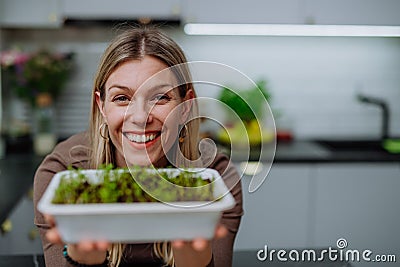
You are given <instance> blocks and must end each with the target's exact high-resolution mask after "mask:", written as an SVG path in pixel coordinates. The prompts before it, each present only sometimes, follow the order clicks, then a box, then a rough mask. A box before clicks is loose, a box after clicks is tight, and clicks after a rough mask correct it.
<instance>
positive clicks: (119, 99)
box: [114, 95, 129, 102]
mask: <svg viewBox="0 0 400 267" xmlns="http://www.w3.org/2000/svg"><path fill="white" fill-rule="evenodd" d="M114 102H129V98H128V97H126V96H124V95H120V96H117V97H114Z"/></svg>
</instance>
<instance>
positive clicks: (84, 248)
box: [44, 215, 110, 264]
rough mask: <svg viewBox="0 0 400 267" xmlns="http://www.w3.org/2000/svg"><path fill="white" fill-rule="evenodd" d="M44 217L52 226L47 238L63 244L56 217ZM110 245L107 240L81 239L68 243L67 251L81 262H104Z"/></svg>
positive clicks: (52, 241)
mask: <svg viewBox="0 0 400 267" xmlns="http://www.w3.org/2000/svg"><path fill="white" fill-rule="evenodd" d="M44 217H45V219H46V221H47V222H48V223H49V225H50V227H51V228H50V229H49V230H47V233H46V238H47V240H48V241H49V242H51V243H53V244H60V245H63V244H64V242H63V241H62V239H61V236H60V233H59V232H58V230H57V227H56V224H55V220H54V218H53V217H52V216H49V215H45V216H44ZM109 246H110V243H109V242H106V241H96V242H93V241H81V242H79V243H76V244H68V249H67V252H68V255H69V256H70V257H71V258H72V259H73V260H74V261H77V262H79V263H82V264H100V263H103V262H104V259H105V257H106V253H107V249H108V248H109Z"/></svg>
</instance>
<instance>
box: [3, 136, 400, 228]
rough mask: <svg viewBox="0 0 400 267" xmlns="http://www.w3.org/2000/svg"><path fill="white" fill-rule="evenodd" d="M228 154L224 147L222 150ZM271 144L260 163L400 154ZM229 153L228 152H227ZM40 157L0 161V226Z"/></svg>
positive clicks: (345, 144) (352, 144)
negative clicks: (274, 151)
mask: <svg viewBox="0 0 400 267" xmlns="http://www.w3.org/2000/svg"><path fill="white" fill-rule="evenodd" d="M221 148H222V150H224V151H227V149H226V148H223V147H221ZM273 148H274V147H273V145H271V144H266V145H264V146H263V150H262V151H263V154H262V157H261V160H264V161H267V160H273V161H274V163H337V162H342V163H354V162H397V163H400V154H390V153H389V152H386V151H385V150H384V149H382V148H381V146H380V142H379V141H374V140H372V141H371V140H364V141H327V140H318V141H314V140H294V141H291V142H279V143H278V144H277V149H276V153H275V157H274V158H273V157H272V152H273ZM228 154H229V153H228ZM231 158H232V160H233V161H235V162H241V161H247V160H250V161H258V159H259V158H260V148H259V147H252V148H251V149H250V150H249V154H247V153H246V150H243V149H239V150H237V151H234V152H233V153H232V155H231ZM42 159H43V157H38V156H35V155H34V154H33V153H32V152H27V153H21V152H19V153H9V154H7V155H6V157H5V158H3V159H0V224H1V223H2V222H3V221H4V220H5V219H6V218H7V216H8V214H9V213H10V212H11V210H12V209H13V208H14V206H15V205H16V204H17V203H18V201H19V200H20V199H21V197H22V196H23V194H25V193H26V192H27V191H28V189H29V188H31V186H32V184H33V176H34V173H35V170H36V168H37V167H38V166H39V164H40V162H41V161H42Z"/></svg>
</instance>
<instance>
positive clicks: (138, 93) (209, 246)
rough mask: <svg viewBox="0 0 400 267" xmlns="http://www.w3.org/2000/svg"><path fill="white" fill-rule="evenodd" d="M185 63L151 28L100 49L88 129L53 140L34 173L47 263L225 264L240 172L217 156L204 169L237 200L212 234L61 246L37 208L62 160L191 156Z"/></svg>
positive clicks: (93, 162) (236, 217)
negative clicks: (211, 236)
mask: <svg viewBox="0 0 400 267" xmlns="http://www.w3.org/2000/svg"><path fill="white" fill-rule="evenodd" d="M186 62H187V60H186V58H185V56H184V54H183V52H182V50H181V49H180V48H179V46H178V45H177V44H176V43H175V42H174V41H173V40H171V39H170V38H169V37H167V36H166V35H164V34H163V33H161V32H159V31H158V30H155V29H148V28H135V29H130V30H127V31H126V32H124V33H122V34H121V35H119V36H117V37H116V39H115V40H114V41H113V42H112V43H111V44H110V45H109V47H108V48H107V49H106V51H105V53H104V55H103V57H102V61H101V63H100V66H99V69H98V72H97V75H96V78H95V83H94V87H93V92H92V108H91V116H90V125H89V130H88V131H87V132H83V133H79V134H76V135H74V136H72V137H70V138H69V139H67V140H66V141H64V142H62V143H60V144H59V145H57V147H56V148H55V149H54V151H53V152H52V153H51V154H50V155H48V156H47V157H46V158H45V159H44V161H43V162H42V164H41V165H40V166H39V168H38V170H37V172H36V175H35V181H34V193H35V194H34V203H35V224H36V225H37V226H38V227H39V230H40V233H41V238H42V242H43V248H44V255H45V260H46V265H47V266H96V265H97V266H107V265H108V266H124V265H125V264H126V265H130V266H132V265H135V264H139V265H140V266H144V264H148V266H162V265H164V264H167V265H170V266H177V267H179V266H222V267H226V266H231V264H232V251H233V243H234V239H235V236H236V233H237V230H238V227H239V224H240V218H241V215H242V194H241V186H240V182H239V176H238V174H237V172H236V171H235V169H234V168H233V167H232V165H231V164H230V163H229V160H228V158H227V157H226V156H224V155H217V157H216V158H215V159H214V161H213V162H212V164H211V165H210V166H207V167H210V168H214V169H216V170H218V171H219V172H220V173H221V176H222V177H223V179H224V181H225V183H226V184H227V186H228V188H231V193H232V194H233V196H234V198H235V200H236V206H235V207H234V208H232V209H231V210H228V211H225V212H224V213H223V216H222V218H221V221H220V226H219V227H218V228H217V229H216V233H215V238H214V239H213V240H204V239H201V238H198V239H195V240H193V241H191V242H183V241H181V240H174V241H171V242H160V243H155V244H111V245H110V244H109V243H108V242H107V241H104V242H91V241H90V240H83V241H82V242H80V243H78V244H68V245H67V246H64V244H63V242H62V240H61V238H60V236H59V234H58V232H57V229H56V227H55V224H54V220H53V219H52V218H51V217H48V216H46V217H45V216H44V215H43V214H41V213H40V212H39V211H38V210H37V209H36V205H37V202H38V201H39V199H40V197H41V196H42V194H43V192H44V191H45V189H46V187H47V185H48V184H49V182H50V180H51V179H52V177H53V175H54V174H55V173H57V172H59V171H62V170H65V169H66V168H68V167H69V166H73V167H74V168H83V169H89V168H90V169H94V168H98V167H99V166H100V165H102V164H108V163H112V164H114V166H117V167H126V166H130V164H137V165H143V166H146V165H150V164H152V165H154V166H156V167H165V166H167V165H171V164H178V165H179V164H180V162H181V160H182V157H179V156H178V155H183V156H184V158H185V159H184V160H189V161H190V162H198V159H199V155H198V154H199V152H198V128H199V127H198V121H197V120H196V119H193V118H195V112H196V105H195V97H196V94H195V91H194V88H193V85H192V84H191V83H190V74H189V70H188V68H187V66H186V65H185V64H184V63H186ZM151 77H153V78H152V79H149V78H151ZM154 77H156V78H154ZM196 160H197V161H196ZM174 161H175V162H174ZM133 231H134V229H133ZM151 264H153V265H151Z"/></svg>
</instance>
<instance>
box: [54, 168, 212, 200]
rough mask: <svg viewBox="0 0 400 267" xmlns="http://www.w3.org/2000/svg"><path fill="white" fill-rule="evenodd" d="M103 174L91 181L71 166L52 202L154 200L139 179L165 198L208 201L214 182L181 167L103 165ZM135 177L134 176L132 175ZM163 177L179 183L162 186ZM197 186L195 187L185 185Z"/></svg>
mask: <svg viewBox="0 0 400 267" xmlns="http://www.w3.org/2000/svg"><path fill="white" fill-rule="evenodd" d="M101 173H102V175H101V177H99V178H100V179H99V181H98V182H92V181H91V180H90V179H89V177H88V176H87V175H86V174H85V173H84V172H83V171H82V170H70V172H69V173H67V174H65V175H64V176H62V177H61V180H60V184H59V186H58V188H57V189H56V192H55V196H54V198H53V200H52V203H54V204H85V203H130V202H156V201H157V200H156V199H155V198H153V197H152V196H151V195H149V194H148V193H147V192H146V191H144V190H143V189H142V187H141V186H140V185H139V184H138V183H137V182H136V179H140V181H141V182H144V183H145V184H144V186H145V187H146V188H148V189H150V190H151V191H152V192H155V193H156V194H157V196H160V195H162V199H163V200H164V201H168V202H174V201H210V200H212V199H213V190H212V189H213V186H212V184H211V186H205V187H203V186H204V185H207V184H209V183H210V182H211V180H209V179H207V180H204V179H203V178H202V177H200V176H199V175H198V174H195V173H192V172H187V171H181V172H179V174H178V175H175V176H171V174H170V173H169V172H154V171H151V170H150V169H146V168H140V167H137V168H134V169H133V170H132V169H131V171H129V170H128V169H121V168H117V169H112V166H110V165H107V166H104V167H102V172H101ZM134 177H135V178H136V179H134ZM162 179H164V180H166V181H168V182H170V183H173V184H176V185H178V186H176V187H173V188H172V189H171V187H168V190H167V189H166V188H165V183H162V181H161V180H162ZM188 187H189V188H193V187H198V190H187V188H188ZM153 190H155V191H153Z"/></svg>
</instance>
